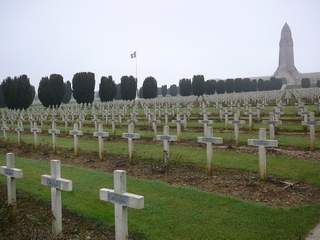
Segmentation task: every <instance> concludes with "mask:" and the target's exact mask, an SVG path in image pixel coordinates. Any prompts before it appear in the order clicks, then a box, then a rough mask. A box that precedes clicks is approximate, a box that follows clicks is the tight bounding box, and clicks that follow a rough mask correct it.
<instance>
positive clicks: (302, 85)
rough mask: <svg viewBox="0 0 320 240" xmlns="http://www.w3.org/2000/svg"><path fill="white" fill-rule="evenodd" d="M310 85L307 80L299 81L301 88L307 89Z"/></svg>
mask: <svg viewBox="0 0 320 240" xmlns="http://www.w3.org/2000/svg"><path fill="white" fill-rule="evenodd" d="M310 85H311V83H310V79H309V78H302V80H301V87H302V88H309V87H310Z"/></svg>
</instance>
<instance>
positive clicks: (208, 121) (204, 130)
mask: <svg viewBox="0 0 320 240" xmlns="http://www.w3.org/2000/svg"><path fill="white" fill-rule="evenodd" d="M198 122H199V123H200V124H202V125H203V134H206V132H207V127H208V125H209V124H212V122H213V121H212V120H209V119H208V115H207V113H206V112H205V113H204V114H203V119H202V120H198Z"/></svg>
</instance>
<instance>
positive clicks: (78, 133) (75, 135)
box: [69, 123, 83, 156]
mask: <svg viewBox="0 0 320 240" xmlns="http://www.w3.org/2000/svg"><path fill="white" fill-rule="evenodd" d="M82 134H83V133H82V131H80V130H78V124H77V123H75V124H74V125H73V130H70V131H69V135H73V149H74V155H76V156H77V155H78V136H81V135H82Z"/></svg>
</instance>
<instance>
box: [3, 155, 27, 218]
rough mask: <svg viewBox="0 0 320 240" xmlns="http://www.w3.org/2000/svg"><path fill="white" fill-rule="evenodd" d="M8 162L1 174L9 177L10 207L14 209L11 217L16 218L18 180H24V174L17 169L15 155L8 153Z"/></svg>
mask: <svg viewBox="0 0 320 240" xmlns="http://www.w3.org/2000/svg"><path fill="white" fill-rule="evenodd" d="M6 162H7V165H6V166H1V167H0V174H1V175H4V176H6V177H7V193H8V205H9V206H10V207H12V209H11V210H12V211H11V217H12V218H15V212H16V211H15V210H16V205H17V197H16V178H22V177H23V172H22V170H21V169H18V168H15V159H14V154H13V153H7V155H6Z"/></svg>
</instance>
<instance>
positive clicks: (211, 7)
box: [0, 0, 320, 88]
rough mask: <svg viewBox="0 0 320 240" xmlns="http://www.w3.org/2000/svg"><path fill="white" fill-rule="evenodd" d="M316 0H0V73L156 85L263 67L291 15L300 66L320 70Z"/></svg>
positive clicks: (271, 63) (274, 54) (269, 64)
mask: <svg viewBox="0 0 320 240" xmlns="http://www.w3.org/2000/svg"><path fill="white" fill-rule="evenodd" d="M319 11H320V1H319V0H304V1H302V0H255V1H254V0H223V1H222V0H192V1H191V0H126V1H121V0H1V1H0V30H1V36H0V78H1V80H2V79H4V78H5V77H7V76H15V75H20V74H27V75H28V76H29V77H30V79H31V82H32V84H34V85H35V86H36V87H37V86H38V83H39V81H40V79H41V77H43V76H47V75H49V74H50V73H60V74H62V75H63V76H64V80H71V79H72V76H73V74H74V73H75V72H79V71H92V72H94V73H95V74H96V88H97V86H98V83H99V82H100V77H101V76H102V75H112V76H113V78H114V80H115V81H116V82H119V79H120V77H121V76H122V75H135V60H132V59H130V53H131V52H133V51H135V50H136V51H137V60H138V79H139V84H138V85H141V84H142V80H143V79H144V78H145V77H147V76H150V75H151V76H154V77H155V78H156V79H157V80H158V85H162V84H173V83H178V81H179V79H181V78H186V77H187V78H191V77H192V76H193V75H194V74H203V75H204V76H205V78H206V79H210V78H228V77H232V78H233V77H246V76H265V75H271V74H273V73H274V71H275V70H276V68H277V64H278V51H279V46H278V44H279V40H280V31H281V28H282V26H283V24H284V23H285V22H286V21H287V22H288V24H289V26H290V27H291V31H292V34H293V39H294V50H295V63H296V67H297V68H298V70H299V71H300V72H317V71H319V72H320V12H319Z"/></svg>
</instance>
